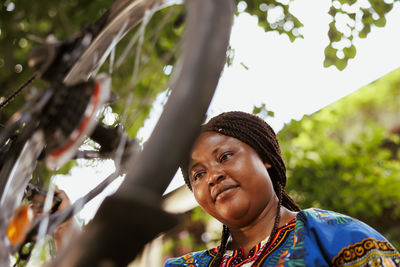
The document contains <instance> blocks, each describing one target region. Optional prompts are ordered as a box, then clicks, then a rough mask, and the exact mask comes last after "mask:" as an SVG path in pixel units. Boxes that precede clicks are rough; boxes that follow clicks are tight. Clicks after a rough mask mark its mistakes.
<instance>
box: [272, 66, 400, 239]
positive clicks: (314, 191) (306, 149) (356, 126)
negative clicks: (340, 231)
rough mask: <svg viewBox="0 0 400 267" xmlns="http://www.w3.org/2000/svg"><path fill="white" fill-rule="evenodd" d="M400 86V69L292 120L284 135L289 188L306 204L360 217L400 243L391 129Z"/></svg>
mask: <svg viewBox="0 0 400 267" xmlns="http://www.w3.org/2000/svg"><path fill="white" fill-rule="evenodd" d="M399 85H400V70H397V71H394V72H393V73H391V74H389V75H387V76H385V77H384V78H382V79H380V80H378V81H376V82H375V83H373V84H371V85H369V86H366V87H364V88H362V89H360V90H358V91H357V92H355V93H353V94H352V95H350V96H348V97H346V98H344V99H342V100H340V101H338V102H336V103H334V104H332V105H331V106H329V107H327V108H324V109H322V110H320V111H319V112H317V113H315V114H313V115H310V116H305V117H304V118H303V119H302V120H300V121H291V122H290V123H289V124H288V125H286V126H285V127H284V129H283V130H282V131H280V132H279V135H278V136H279V139H280V143H281V148H282V153H283V156H284V159H285V161H286V166H287V171H288V177H289V178H288V179H289V180H288V187H287V191H288V192H289V194H290V195H292V196H293V197H294V198H295V200H296V201H297V202H298V203H299V204H300V205H301V206H302V207H303V208H306V207H310V206H313V207H321V208H324V209H330V210H335V211H339V212H342V213H344V214H348V215H351V216H354V217H356V218H358V219H360V220H362V221H364V222H366V223H368V224H369V225H371V226H373V227H374V228H376V229H378V230H379V231H380V232H382V233H383V234H385V235H386V236H387V237H388V238H389V239H390V240H392V242H393V243H394V244H395V245H396V246H399V245H400V244H399V243H398V240H400V228H399V226H398V222H399V220H400V205H399V203H400V195H399V194H398V192H400V161H399V158H398V145H399V144H400V135H399V133H398V132H397V133H393V131H391V129H394V127H395V126H398V124H399V121H398V118H399V115H400V106H399V105H398V103H399V101H400V90H399V88H400V87H399ZM385 144H391V145H390V146H387V145H385ZM390 148H395V149H390ZM396 242H397V243H396Z"/></svg>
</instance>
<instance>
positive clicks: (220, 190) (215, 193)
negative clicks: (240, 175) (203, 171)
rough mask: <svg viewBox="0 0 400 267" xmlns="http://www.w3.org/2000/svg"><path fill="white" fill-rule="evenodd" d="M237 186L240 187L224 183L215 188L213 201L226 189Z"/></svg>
mask: <svg viewBox="0 0 400 267" xmlns="http://www.w3.org/2000/svg"><path fill="white" fill-rule="evenodd" d="M236 187H239V185H222V186H219V187H217V188H216V189H215V190H213V191H212V192H211V194H212V198H213V201H214V202H215V201H216V200H217V197H218V196H219V195H220V194H221V193H223V192H225V191H227V190H229V189H232V188H236Z"/></svg>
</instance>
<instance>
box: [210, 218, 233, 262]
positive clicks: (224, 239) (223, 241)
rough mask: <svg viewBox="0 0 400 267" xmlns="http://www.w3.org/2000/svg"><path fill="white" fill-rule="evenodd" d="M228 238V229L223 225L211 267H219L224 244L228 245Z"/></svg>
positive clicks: (222, 256) (224, 249) (224, 247)
mask: <svg viewBox="0 0 400 267" xmlns="http://www.w3.org/2000/svg"><path fill="white" fill-rule="evenodd" d="M229 236H230V231H229V228H228V227H227V226H226V225H223V228H222V237H221V244H220V245H219V249H218V253H217V256H216V257H215V259H214V261H213V263H212V266H211V267H219V266H220V265H221V262H222V259H223V258H224V253H225V251H226V244H227V243H228V238H229Z"/></svg>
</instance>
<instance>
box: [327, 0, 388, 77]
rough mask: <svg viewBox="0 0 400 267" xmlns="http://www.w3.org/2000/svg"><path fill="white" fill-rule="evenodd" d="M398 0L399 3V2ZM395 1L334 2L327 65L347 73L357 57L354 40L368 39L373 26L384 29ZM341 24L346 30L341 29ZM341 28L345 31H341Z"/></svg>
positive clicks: (331, 9)
mask: <svg viewBox="0 0 400 267" xmlns="http://www.w3.org/2000/svg"><path fill="white" fill-rule="evenodd" d="M395 1H396V0H395ZM393 2H394V1H382V0H369V1H361V0H339V1H332V6H331V8H330V10H329V15H331V16H332V22H331V23H330V24H329V32H328V36H329V40H330V43H329V45H328V46H327V47H326V48H325V61H324V66H325V67H329V66H331V65H335V66H336V67H337V68H338V69H340V70H343V69H344V68H345V67H346V65H347V62H348V60H349V59H351V58H354V57H355V55H356V47H355V45H354V39H355V38H357V37H359V38H365V37H367V35H368V34H369V33H370V32H371V29H372V28H373V27H384V26H385V24H386V18H385V15H386V14H387V13H388V12H389V11H390V10H391V9H392V8H393ZM340 21H344V22H345V26H344V27H340V26H338V24H339V22H340ZM339 28H341V29H339Z"/></svg>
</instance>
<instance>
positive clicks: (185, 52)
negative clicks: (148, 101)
mask: <svg viewBox="0 0 400 267" xmlns="http://www.w3.org/2000/svg"><path fill="white" fill-rule="evenodd" d="M117 3H118V4H117V5H115V6H114V8H112V9H111V11H110V12H109V17H108V19H105V21H106V23H105V24H104V25H105V26H104V27H103V28H102V30H100V33H99V34H98V35H97V37H96V39H95V40H94V41H93V42H92V43H91V45H90V46H89V48H88V49H87V50H86V52H84V54H83V55H82V56H81V57H80V58H79V59H78V61H77V63H76V64H75V65H74V67H72V69H71V71H70V72H69V73H68V74H67V76H66V77H65V79H64V82H65V83H66V84H67V85H71V84H76V83H78V82H81V81H84V80H86V79H87V78H88V77H89V76H90V75H91V73H92V72H93V71H95V70H96V69H98V68H99V66H100V65H101V64H102V63H103V62H104V61H105V59H106V57H107V55H108V54H110V53H111V47H112V46H114V45H115V44H117V43H118V42H119V40H120V39H121V38H122V37H123V36H124V35H125V33H126V32H127V31H128V29H129V28H130V27H133V26H134V25H135V24H137V22H138V21H139V20H141V19H142V18H143V17H145V18H146V16H147V14H148V13H147V12H148V11H146V10H149V9H148V8H152V10H153V11H155V9H159V8H160V7H165V6H164V5H161V4H160V2H158V1H139V0H137V1H117ZM121 3H123V4H122V5H120V4H121ZM153 11H151V12H153ZM232 14H233V3H232V2H231V1H227V0H190V1H188V2H187V3H186V21H187V22H186V28H185V34H186V35H185V38H184V39H183V40H184V41H183V43H182V54H181V57H180V58H179V61H178V63H177V65H176V66H175V67H174V72H173V74H172V80H171V83H170V84H169V88H170V89H171V92H172V93H171V95H170V96H169V98H168V102H167V104H166V106H165V109H164V112H163V114H162V116H161V118H160V120H159V122H158V124H157V126H156V128H155V130H154V132H153V134H152V136H151V138H150V139H149V141H148V142H147V144H146V146H145V148H144V150H143V152H142V153H141V154H140V157H138V158H136V159H135V161H134V162H132V163H131V164H129V165H130V168H129V170H128V172H127V176H126V178H125V181H124V183H123V184H122V186H121V187H120V188H119V190H118V191H117V192H116V193H115V194H114V195H113V196H111V197H109V198H108V199H107V200H106V201H105V202H104V204H103V205H102V206H101V207H100V210H99V213H98V215H96V216H95V219H94V220H93V222H92V223H91V224H90V225H89V227H88V228H87V231H85V232H84V233H83V235H82V236H81V237H80V239H79V240H77V241H76V243H75V242H74V243H71V246H69V248H68V249H67V250H66V252H65V254H63V256H61V257H59V258H57V260H56V261H55V262H54V263H53V264H54V266H97V265H99V264H100V263H101V262H103V261H104V260H109V259H111V260H112V262H114V263H115V264H117V265H125V264H127V263H128V262H129V261H130V260H132V259H133V258H134V257H135V256H136V254H137V253H138V252H139V251H140V250H141V248H142V247H143V245H144V244H145V243H146V242H148V241H150V240H151V239H152V238H153V237H154V236H155V235H157V234H158V233H160V232H161V231H163V230H166V229H168V228H169V227H171V225H173V223H174V219H172V218H170V217H169V216H168V215H167V214H165V213H163V212H162V210H161V208H160V206H161V205H160V204H161V196H162V193H163V192H164V191H165V189H166V187H167V186H168V184H169V182H170V180H171V179H172V177H173V175H174V173H175V172H176V170H177V168H178V166H179V162H180V159H181V158H182V157H184V156H185V155H186V154H187V153H188V151H189V149H190V147H191V144H192V143H193V142H194V140H195V138H196V135H197V133H198V130H199V126H200V124H201V122H202V120H203V118H204V114H205V112H206V110H207V107H208V105H209V103H210V101H211V98H212V95H213V92H214V90H215V87H216V85H217V82H218V79H219V76H220V73H221V71H222V69H223V66H224V64H225V57H226V49H227V47H228V42H229V33H230V28H231V23H232ZM167 155H168V156H167ZM154 166H157V168H154ZM144 200H147V201H144ZM127 208H128V209H130V208H140V209H142V210H143V211H144V214H146V216H145V217H142V218H138V217H137V216H128V217H126V210H125V209H127ZM158 215H160V216H162V218H164V219H165V220H166V221H164V222H162V221H161V224H160V221H159V222H158V224H156V225H154V224H153V223H150V224H149V222H152V221H154V216H158ZM111 218H113V219H111ZM146 225H147V226H149V225H150V226H151V227H150V228H151V229H149V228H148V227H147V229H146V228H145V226H146ZM135 227H139V228H140V231H139V232H138V231H135V230H136V229H137V228H135ZM127 233H130V234H132V238H134V239H135V241H133V242H132V241H131V240H130V241H129V242H127V241H128V240H126V234H127ZM83 240H84V242H83ZM116 242H118V243H119V245H118V246H111V247H110V244H116ZM121 244H122V245H121ZM122 247H123V249H122ZM71 255H73V256H72V257H71Z"/></svg>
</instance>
